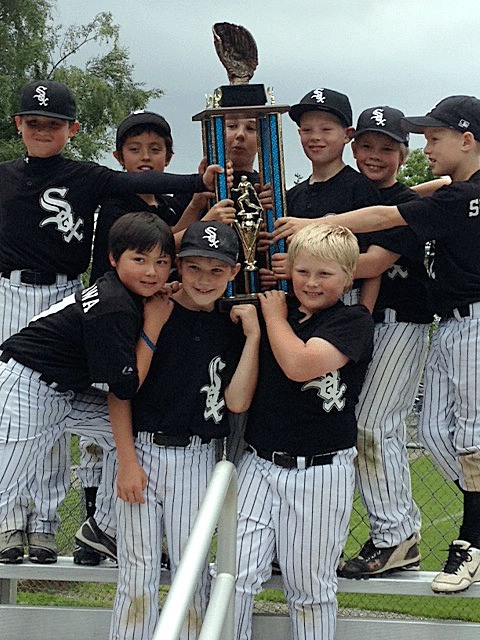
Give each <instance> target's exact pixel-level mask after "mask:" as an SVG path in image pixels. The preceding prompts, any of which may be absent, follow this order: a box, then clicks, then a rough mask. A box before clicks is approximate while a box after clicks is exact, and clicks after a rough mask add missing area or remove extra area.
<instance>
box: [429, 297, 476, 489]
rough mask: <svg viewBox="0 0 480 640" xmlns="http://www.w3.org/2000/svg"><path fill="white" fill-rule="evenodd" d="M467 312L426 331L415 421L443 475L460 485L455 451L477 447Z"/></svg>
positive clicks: (472, 330)
mask: <svg viewBox="0 0 480 640" xmlns="http://www.w3.org/2000/svg"><path fill="white" fill-rule="evenodd" d="M476 305H479V303H476ZM472 315H474V316H476V317H467V318H459V319H456V318H451V319H449V320H442V321H441V322H440V324H439V326H438V328H437V329H436V330H435V332H434V334H433V336H432V341H431V345H430V352H429V355H428V358H427V363H426V365H425V382H424V400H423V410H422V414H421V416H420V423H419V427H418V428H419V434H420V436H421V438H422V441H423V442H424V444H425V446H426V447H427V449H428V450H429V451H430V453H431V455H432V457H433V458H434V460H435V462H436V463H437V465H438V466H439V467H440V469H441V470H442V471H443V473H444V475H445V476H446V477H447V478H448V479H450V480H453V481H456V480H459V481H460V485H461V487H462V488H464V489H467V487H466V486H465V481H464V477H463V471H462V466H461V464H460V461H459V456H462V455H465V454H468V453H475V452H479V451H480V309H476V311H473V314H472ZM479 473H480V472H479ZM470 490H471V489H470Z"/></svg>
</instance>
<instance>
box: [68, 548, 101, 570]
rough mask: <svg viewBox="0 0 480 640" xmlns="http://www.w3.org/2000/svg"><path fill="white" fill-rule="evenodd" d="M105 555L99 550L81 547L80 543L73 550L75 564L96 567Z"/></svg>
mask: <svg viewBox="0 0 480 640" xmlns="http://www.w3.org/2000/svg"><path fill="white" fill-rule="evenodd" d="M104 557H105V556H102V554H101V553H98V551H93V549H87V547H81V546H80V545H79V546H78V547H76V549H75V551H74V552H73V562H74V564H81V565H83V566H87V567H96V566H97V565H99V564H100V562H101V561H102V560H103V559H104Z"/></svg>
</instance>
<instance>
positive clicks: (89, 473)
mask: <svg viewBox="0 0 480 640" xmlns="http://www.w3.org/2000/svg"><path fill="white" fill-rule="evenodd" d="M78 448H79V449H80V462H79V464H78V467H77V476H78V479H79V480H80V484H81V485H82V487H83V488H86V487H98V485H99V484H100V479H101V477H102V466H103V449H102V448H101V447H99V446H98V445H97V444H95V443H93V442H90V440H88V439H87V438H84V437H83V436H81V437H80V438H79V439H78Z"/></svg>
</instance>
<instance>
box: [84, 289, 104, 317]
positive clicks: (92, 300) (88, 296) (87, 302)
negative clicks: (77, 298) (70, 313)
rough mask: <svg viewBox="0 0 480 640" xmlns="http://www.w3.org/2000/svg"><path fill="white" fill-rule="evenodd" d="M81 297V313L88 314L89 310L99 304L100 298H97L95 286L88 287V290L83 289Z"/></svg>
mask: <svg viewBox="0 0 480 640" xmlns="http://www.w3.org/2000/svg"><path fill="white" fill-rule="evenodd" d="M81 296H82V309H83V313H88V312H89V311H90V309H92V308H93V307H94V306H95V305H96V304H97V303H98V302H100V298H99V297H98V287H97V285H96V284H94V285H92V286H91V287H88V289H84V290H83V291H82V293H81Z"/></svg>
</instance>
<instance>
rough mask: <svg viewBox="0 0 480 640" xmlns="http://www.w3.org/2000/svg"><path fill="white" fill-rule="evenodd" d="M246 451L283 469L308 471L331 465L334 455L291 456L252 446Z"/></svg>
mask: <svg viewBox="0 0 480 640" xmlns="http://www.w3.org/2000/svg"><path fill="white" fill-rule="evenodd" d="M247 451H251V452H252V453H254V454H255V455H257V456H258V457H259V458H263V459H264V460H268V461H269V462H273V464H276V465H277V466H279V467H283V468H284V469H308V468H309V467H319V466H322V465H325V464H332V462H333V458H334V456H335V454H334V453H319V454H317V455H314V456H292V455H290V454H289V453H285V452H284V451H268V452H267V451H261V450H260V449H255V447H252V445H250V444H249V445H248V446H247Z"/></svg>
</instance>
